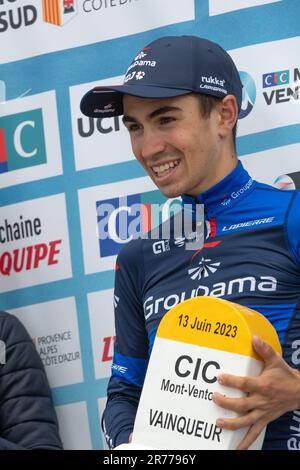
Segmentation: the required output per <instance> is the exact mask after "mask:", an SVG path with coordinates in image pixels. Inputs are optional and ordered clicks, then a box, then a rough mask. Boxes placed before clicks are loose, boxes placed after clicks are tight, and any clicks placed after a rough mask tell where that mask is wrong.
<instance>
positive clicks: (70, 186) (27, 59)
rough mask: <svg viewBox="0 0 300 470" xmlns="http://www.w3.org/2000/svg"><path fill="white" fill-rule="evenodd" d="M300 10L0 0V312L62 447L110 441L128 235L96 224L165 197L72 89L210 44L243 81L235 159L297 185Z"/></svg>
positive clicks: (155, 1) (120, 0)
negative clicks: (176, 45)
mask: <svg viewBox="0 0 300 470" xmlns="http://www.w3.org/2000/svg"><path fill="white" fill-rule="evenodd" d="M299 16H300V2H299V1H298V0H227V1H224V0H195V1H194V0H151V1H149V0H37V1H33V0H0V44H1V52H0V191H1V198H0V206H1V207H0V277H1V282H0V308H1V309H3V310H7V311H9V312H11V313H13V314H15V315H16V316H17V317H18V318H19V319H20V320H21V321H22V322H23V323H24V325H25V326H26V327H27V329H28V331H29V332H30V334H31V336H32V338H33V341H34V344H35V346H36V348H37V350H38V352H39V354H40V356H41V358H42V361H43V363H44V365H45V368H46V371H47V374H48V378H49V382H50V385H51V388H52V392H53V398H54V403H55V406H56V410H57V415H58V419H59V423H60V430H61V435H62V439H63V442H64V445H65V448H66V449H105V448H106V444H105V442H104V438H103V435H102V433H101V429H100V421H101V413H102V410H103V408H104V406H105V397H106V386H107V381H108V377H109V375H110V367H111V360H112V354H113V345H114V339H115V338H114V319H113V305H114V303H115V304H117V303H118V301H119V299H118V298H117V297H115V298H113V284H114V264H115V260H116V255H117V254H118V252H119V251H120V249H121V248H122V246H123V245H124V243H126V240H125V241H124V240H118V238H116V237H115V239H114V240H109V239H106V240H99V230H100V228H102V229H104V230H106V232H108V231H111V230H113V231H114V232H115V231H116V223H117V218H118V214H120V213H122V212H125V213H126V214H127V215H128V226H129V225H130V223H132V224H135V226H136V223H137V221H136V217H137V215H136V214H135V215H134V214H132V213H131V212H130V208H131V206H132V205H133V204H136V203H142V204H143V206H144V207H145V209H147V204H149V203H160V204H161V203H165V202H166V200H165V198H164V197H163V196H162V195H161V194H160V193H159V192H158V191H157V190H156V188H155V187H154V186H153V184H152V182H151V181H150V179H149V178H148V177H147V176H146V175H145V173H144V171H143V170H142V168H140V167H139V165H138V164H137V162H135V161H134V158H133V156H132V153H131V149H130V145H129V139H128V136H127V134H126V132H127V131H126V130H125V129H124V127H123V125H122V122H121V120H120V119H119V118H106V119H88V118H87V117H85V116H83V115H82V114H81V112H80V109H79V102H80V99H81V97H82V95H83V94H84V93H85V92H86V91H87V90H88V89H89V88H91V87H92V86H94V85H95V84H101V83H118V82H119V81H120V79H121V77H122V76H123V74H124V73H125V71H126V67H127V66H128V64H129V63H130V61H131V59H132V57H134V56H135V55H137V54H138V53H139V51H140V50H141V48H142V47H143V46H144V45H145V44H147V43H148V42H150V41H152V40H153V39H155V38H157V37H159V36H162V35H177V34H195V35H199V36H204V37H206V38H208V39H212V40H215V41H217V42H219V43H221V44H222V45H223V47H224V48H225V49H226V50H228V51H229V52H230V53H231V54H232V57H233V58H234V60H235V61H236V63H237V66H238V69H239V71H240V74H241V78H242V81H243V84H244V96H243V106H242V111H241V115H240V118H241V119H240V123H239V130H238V151H239V155H240V158H241V160H242V162H243V164H244V165H245V167H246V168H247V169H248V170H249V171H250V172H251V173H252V175H253V176H254V177H255V178H258V179H260V180H261V181H263V182H266V183H269V184H274V185H277V186H278V187H280V188H283V189H286V188H295V187H300V158H299V157H300V95H299V86H300V61H299V48H300V36H299V31H300V30H299V21H298V19H299ZM107 208H110V209H109V210H108V209H107ZM149 220H151V219H148V222H149ZM149 226H151V221H150V222H149V223H148V227H149ZM129 239H130V230H128V240H129Z"/></svg>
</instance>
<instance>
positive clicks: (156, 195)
mask: <svg viewBox="0 0 300 470" xmlns="http://www.w3.org/2000/svg"><path fill="white" fill-rule="evenodd" d="M180 208H181V202H180V200H178V199H167V198H165V197H164V196H163V195H162V194H161V193H160V191H157V190H155V191H150V192H145V193H141V194H132V195H129V196H123V197H119V198H113V199H106V200H104V201H96V211H97V228H98V239H99V249H100V256H101V257H105V256H114V255H117V254H118V253H119V252H120V250H121V248H122V247H123V246H124V245H125V244H126V243H128V242H130V241H131V240H133V239H136V238H139V237H142V236H144V237H145V238H147V236H146V234H147V233H148V232H149V231H150V230H153V229H155V228H156V227H157V226H158V225H160V224H161V223H162V222H164V221H165V220H167V219H168V218H169V216H170V213H171V212H172V213H176V212H178V211H179V210H180ZM166 235H168V234H166ZM149 238H152V237H150V236H149ZM166 238H167V237H166Z"/></svg>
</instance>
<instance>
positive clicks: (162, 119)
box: [159, 116, 175, 124]
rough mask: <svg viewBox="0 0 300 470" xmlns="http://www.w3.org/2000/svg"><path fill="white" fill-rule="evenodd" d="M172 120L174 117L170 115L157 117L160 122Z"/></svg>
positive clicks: (167, 122)
mask: <svg viewBox="0 0 300 470" xmlns="http://www.w3.org/2000/svg"><path fill="white" fill-rule="evenodd" d="M172 121H175V118H173V117H171V116H164V117H161V118H160V119H159V122H160V124H169V123H170V122H172Z"/></svg>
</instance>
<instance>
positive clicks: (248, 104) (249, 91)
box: [239, 72, 256, 119]
mask: <svg viewBox="0 0 300 470" xmlns="http://www.w3.org/2000/svg"><path fill="white" fill-rule="evenodd" d="M239 74H240V78H241V82H242V84H243V99H242V106H241V110H240V113H239V119H243V118H245V117H246V116H248V114H250V113H251V111H252V109H253V107H254V105H255V101H256V85H255V81H254V80H253V78H252V77H251V75H249V73H247V72H239Z"/></svg>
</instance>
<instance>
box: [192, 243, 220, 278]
mask: <svg viewBox="0 0 300 470" xmlns="http://www.w3.org/2000/svg"><path fill="white" fill-rule="evenodd" d="M220 243H221V241H216V242H209V243H205V244H204V245H203V246H202V248H200V250H197V251H196V253H194V254H193V256H192V257H191V260H190V264H189V270H188V273H189V275H190V278H191V279H193V281H195V280H200V279H201V278H202V277H208V276H209V275H210V274H214V273H215V272H216V271H217V269H218V268H219V266H220V264H221V263H220V262H216V263H215V262H213V261H212V260H211V259H208V258H205V257H204V256H203V253H202V250H203V249H204V248H214V247H215V246H217V245H219V244H220Z"/></svg>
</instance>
